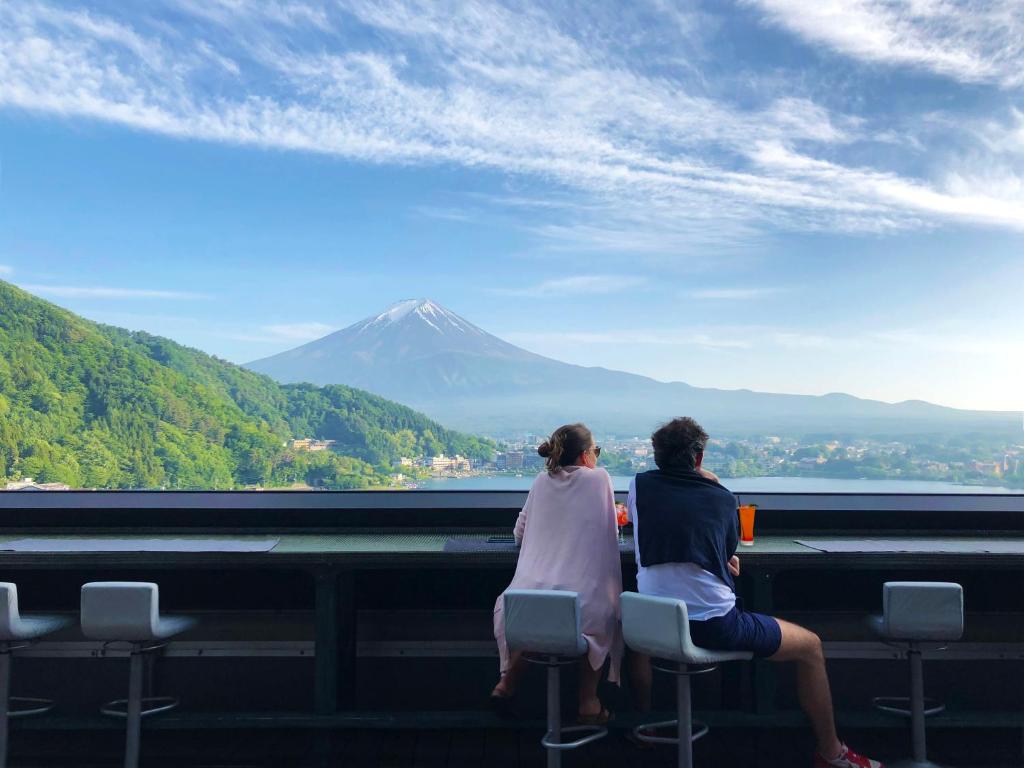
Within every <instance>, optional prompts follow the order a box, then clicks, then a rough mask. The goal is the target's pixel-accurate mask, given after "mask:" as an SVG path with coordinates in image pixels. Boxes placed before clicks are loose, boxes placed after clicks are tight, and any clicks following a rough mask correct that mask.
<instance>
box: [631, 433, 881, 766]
mask: <svg viewBox="0 0 1024 768" xmlns="http://www.w3.org/2000/svg"><path fill="white" fill-rule="evenodd" d="M651 440H652V442H653V443H654V463H655V464H657V466H658V469H656V470H651V471H650V472H642V473H640V474H638V475H637V476H636V477H635V478H634V479H633V481H632V482H631V483H630V487H629V498H628V500H627V506H628V508H629V515H630V519H631V520H632V521H633V530H634V540H635V543H636V561H637V588H638V590H639V591H640V592H641V593H643V594H648V595H657V596H659V597H673V598H676V599H678V600H682V601H684V602H685V603H686V608H687V612H688V614H689V617H690V636H691V637H692V639H693V642H694V644H696V645H697V646H699V647H702V648H707V649H709V650H722V651H750V652H752V653H753V654H754V656H755V657H760V658H767V659H770V660H771V661H793V662H796V665H797V666H796V670H797V674H796V680H797V695H798V698H799V700H800V706H801V707H802V708H803V710H804V712H805V713H806V714H807V716H808V718H810V721H811V727H812V728H813V729H814V735H815V737H816V738H817V742H818V747H817V753H816V755H815V760H814V765H815V768H881V763H879V762H878V761H876V760H869V759H868V758H865V757H862V756H861V755H858V754H857V753H855V752H854V751H853V750H851V749H849V748H848V747H846V746H845V745H844V744H843V743H842V742H841V741H839V738H838V736H837V735H836V726H835V720H834V718H833V714H832V694H831V692H830V690H829V684H828V674H827V672H826V671H825V656H824V654H823V652H822V649H821V640H820V638H819V637H818V636H817V635H816V634H814V633H813V632H811V631H809V630H807V629H804V628H803V627H800V626H797V625H796V624H792V623H790V622H787V621H783V620H781V619H776V618H773V617H771V616H765V615H763V614H759V613H753V612H750V611H744V610H743V606H742V603H741V602H739V601H738V600H737V597H736V591H735V583H734V582H733V577H734V576H739V573H740V561H739V558H738V557H736V555H735V552H736V545H737V543H738V530H737V527H738V526H737V523H738V517H737V504H736V497H735V496H733V494H732V493H731V492H729V491H728V490H727V489H726V488H725V487H723V486H722V485H721V484H720V483H719V482H718V478H717V477H716V476H715V475H714V474H713V473H712V472H709V471H707V470H705V469H703V468H702V467H701V463H702V461H703V459H704V447H705V445H706V444H707V440H708V434H707V432H705V431H704V430H703V429H702V428H701V426H700V425H699V424H698V423H697V422H696V421H694V420H693V419H691V418H688V417H687V418H679V419H673V420H672V421H670V422H668V423H667V424H664V425H662V426H661V427H660V428H659V429H658V430H657V431H656V432H655V433H654V434H653V435H652V436H651ZM631 671H632V675H631V677H632V679H633V685H634V689H635V690H636V694H637V700H638V703H639V704H640V706H641V707H642V708H645V709H649V708H650V695H651V694H650V691H651V670H650V663H649V660H648V659H647V658H646V657H644V656H641V655H639V654H634V655H633V662H632V666H631Z"/></svg>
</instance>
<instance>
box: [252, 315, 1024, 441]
mask: <svg viewBox="0 0 1024 768" xmlns="http://www.w3.org/2000/svg"><path fill="white" fill-rule="evenodd" d="M246 367H247V368H250V369H252V370H254V371H258V372H260V373H264V374H267V375H269V376H271V377H272V378H274V379H276V380H278V381H279V382H282V383H293V382H302V381H305V382H310V383H313V384H320V385H323V384H347V385H349V386H353V387H359V388H361V389H365V390H368V391H370V392H373V393H375V394H378V395H382V396H384V397H387V398H389V399H392V400H397V401H398V402H400V403H403V404H405V405H409V406H411V407H413V408H416V409H418V410H421V411H423V412H425V413H427V414H428V415H430V416H431V417H432V418H435V419H437V420H439V421H441V422H442V423H444V424H445V425H447V426H450V427H453V428H457V429H462V430H471V431H475V432H483V433H488V434H495V435H501V434H507V433H510V432H523V431H529V432H539V433H546V432H548V431H550V430H551V429H553V428H554V427H555V426H557V425H558V424H562V423H565V422H570V421H585V422H587V423H588V424H590V426H591V427H592V428H594V429H595V430H598V431H599V432H600V433H602V434H608V433H612V434H617V435H632V434H644V433H647V432H649V431H650V429H651V428H652V427H653V426H655V425H656V424H658V423H659V422H661V421H664V420H665V419H667V418H670V417H673V416H679V415H691V416H694V417H695V418H697V419H698V420H699V421H701V422H702V423H703V424H704V425H705V426H706V427H707V428H708V429H709V431H712V432H713V433H718V434H753V433H782V434H803V433H808V432H829V433H836V432H840V433H850V434H866V433H871V434H889V435H897V434H919V433H926V432H942V431H946V430H953V429H955V430H957V431H962V430H965V429H968V430H978V431H986V432H990V431H1000V432H1004V431H1005V432H1009V431H1010V430H1013V429H1016V430H1019V429H1020V416H1019V414H1015V413H1004V412H991V411H964V410H957V409H953V408H945V407H942V406H937V405H932V404H930V403H925V402H922V401H906V402H902V403H895V404H890V403H884V402H880V401H877V400H864V399H861V398H857V397H853V396H851V395H845V394H828V395H822V396H811V395H784V394H771V393H764V392H753V391H750V390H724V389H711V388H700V387H692V386H690V385H688V384H684V383H682V382H669V383H665V382H659V381H655V380H654V379H650V378H647V377H645V376H639V375H637V374H632V373H625V372H622V371H614V370H609V369H607V368H599V367H584V366H579V365H571V364H569V363H563V362H561V361H558V360H554V359H551V358H548V357H543V356H541V355H537V354H534V353H532V352H528V351H527V350H525V349H521V348H520V347H516V346H514V345H512V344H509V343H508V342H506V341H502V340H501V339H499V338H498V337H497V336H493V335H491V334H489V333H487V332H486V331H484V330H483V329H481V328H479V327H477V326H476V325H474V324H473V323H471V322H469V321H468V320H466V319H465V318H462V317H460V316H459V315H457V314H455V313H454V312H452V311H451V310H448V309H446V308H444V307H442V306H441V305H440V304H437V303H436V302H434V301H431V300H430V299H410V300H407V301H401V302H399V303H397V304H395V305H393V306H391V307H389V308H388V309H386V310H385V311H384V312H381V313H380V314H378V315H375V316H373V317H368V318H366V319H365V320H362V321H360V322H358V323H356V324H355V325H351V326H349V327H348V328H344V329H342V330H340V331H336V332H334V333H331V334H329V335H327V336H324V337H323V338H321V339H317V340H316V341H312V342H309V343H308V344H303V345H302V346H300V347H296V348H295V349H291V350H289V351H287V352H282V353H280V354H277V355H273V356H271V357H267V358H264V359H262V360H256V361H254V362H251V363H248V364H247V365H246Z"/></svg>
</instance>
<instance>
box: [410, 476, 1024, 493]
mask: <svg viewBox="0 0 1024 768" xmlns="http://www.w3.org/2000/svg"><path fill="white" fill-rule="evenodd" d="M533 477H534V476H533V475H523V476H522V477H511V476H506V475H503V476H491V477H446V478H435V479H432V480H425V481H423V482H422V483H420V484H419V487H420V488H421V489H429V490H438V491H509V490H512V491H518V490H528V489H529V488H530V485H531V484H532V483H533ZM631 479H632V478H630V477H625V476H612V481H613V482H614V483H615V490H617V491H627V490H629V481H630V480H631ZM722 484H723V485H725V487H727V488H728V489H729V490H730V491H739V492H745V493H1024V489H1017V490H1014V489H1013V488H1002V487H999V486H990V485H957V484H956V483H939V482H933V481H930V480H845V479H844V480H839V479H835V480H833V479H829V478H821V477H735V478H728V477H723V478H722Z"/></svg>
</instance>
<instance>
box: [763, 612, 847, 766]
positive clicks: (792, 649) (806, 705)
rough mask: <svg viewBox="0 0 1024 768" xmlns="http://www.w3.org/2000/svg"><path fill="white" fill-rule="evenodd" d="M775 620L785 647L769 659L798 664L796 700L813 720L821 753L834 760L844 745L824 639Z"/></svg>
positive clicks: (812, 725) (795, 626)
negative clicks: (839, 734)
mask: <svg viewBox="0 0 1024 768" xmlns="http://www.w3.org/2000/svg"><path fill="white" fill-rule="evenodd" d="M776 621H778V622H779V626H780V627H781V628H782V644H781V645H780V646H779V650H778V651H776V652H775V654H774V655H773V656H771V657H770V660H771V661H794V662H796V692H797V698H798V699H799V700H800V706H801V708H803V710H804V712H805V713H806V714H807V717H808V718H809V719H810V721H811V728H812V729H813V730H814V736H815V738H816V739H817V740H818V752H819V753H821V755H822V756H823V757H826V758H829V759H832V758H834V757H836V756H837V755H838V754H839V753H840V751H841V750H842V748H843V745H842V744H841V743H840V742H839V737H838V736H837V735H836V721H835V716H834V715H833V712H832V691H831V689H830V688H829V684H828V672H827V671H826V670H825V654H824V652H823V651H822V649H821V638H819V637H818V636H817V635H816V634H814V633H813V632H811V631H810V630H808V629H804V628H803V627H801V626H798V625H797V624H792V623H790V622H788V621H783V620H782V619H776Z"/></svg>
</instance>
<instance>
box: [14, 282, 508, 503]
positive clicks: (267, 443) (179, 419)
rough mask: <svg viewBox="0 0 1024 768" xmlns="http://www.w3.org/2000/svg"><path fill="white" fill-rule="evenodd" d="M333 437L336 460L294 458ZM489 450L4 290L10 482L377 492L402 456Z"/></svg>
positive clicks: (379, 404) (322, 455) (390, 410)
mask: <svg viewBox="0 0 1024 768" xmlns="http://www.w3.org/2000/svg"><path fill="white" fill-rule="evenodd" d="M297 437H314V438H318V439H333V440H336V441H337V443H336V445H335V448H336V449H337V452H330V451H323V452H317V453H301V452H295V451H293V450H290V449H288V448H287V447H286V445H285V444H286V442H287V441H288V440H289V439H290V438H297ZM441 451H445V452H448V453H456V452H460V453H463V454H467V455H475V456H483V455H487V454H489V453H490V446H489V445H488V444H487V443H485V442H483V441H480V440H478V439H476V438H472V437H468V436H465V435H460V434H458V433H455V432H451V431H450V430H447V429H445V428H444V427H441V426H440V425H439V424H437V423H436V422H433V421H431V420H429V419H428V418H426V417H425V416H423V415H421V414H419V413H416V412H415V411H413V410H411V409H409V408H407V407H405V406H401V405H398V404H396V403H391V402H388V401H387V400H384V399H383V398H380V397H378V396H375V395H371V394H369V393H367V392H361V391H359V390H356V389H352V388H349V387H345V386H331V387H326V388H317V387H312V386H308V385H294V386H281V385H279V384H276V383H275V382H274V381H272V380H271V379H269V378H267V377H265V376H260V375H258V374H255V373H253V372H251V371H247V370H245V369H243V368H240V367H238V366H235V365H232V364H230V363H227V362H224V361H222V360H218V359H217V358H214V357H211V356H209V355H205V354H203V353H201V352H199V351H197V350H193V349H189V348H187V347H183V346H181V345H179V344H175V343H174V342H172V341H169V340H167V339H163V338H159V337H156V336H151V335H149V334H146V333H132V332H128V331H125V330H122V329H119V328H112V327H108V326H103V325H99V324H97V323H92V322H90V321H88V320H85V319H83V318H81V317H78V316H76V315H74V314H72V313H71V312H68V311H66V310H64V309H61V308H60V307H57V306H55V305H53V304H50V303H48V302H45V301H42V300H41V299H38V298H35V297H33V296H31V295H30V294H28V293H26V292H24V291H22V290H20V289H18V288H16V287H14V286H12V285H10V284H8V283H4V282H2V281H0V476H3V477H8V478H20V477H23V476H30V477H34V478H35V479H37V480H40V481H44V482H46V481H59V482H66V483H68V484H69V485H72V486H75V487H98V488H132V487H148V488H152V487H171V488H231V487H236V486H239V485H246V484H259V485H282V484H291V483H294V482H308V483H310V484H312V485H322V486H326V487H334V488H356V487H369V486H372V485H377V484H381V483H382V482H385V481H386V479H387V474H388V473H389V472H390V470H391V467H392V465H393V464H394V463H396V462H397V461H398V458H399V457H400V456H402V455H405V456H418V455H424V454H431V455H432V454H435V453H439V452H441Z"/></svg>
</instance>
